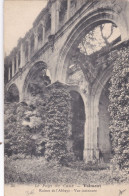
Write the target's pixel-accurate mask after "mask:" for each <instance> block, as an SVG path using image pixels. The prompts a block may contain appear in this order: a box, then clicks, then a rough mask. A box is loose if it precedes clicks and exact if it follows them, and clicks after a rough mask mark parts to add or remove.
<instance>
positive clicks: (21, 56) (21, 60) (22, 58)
mask: <svg viewBox="0 0 129 196" xmlns="http://www.w3.org/2000/svg"><path fill="white" fill-rule="evenodd" d="M24 64H25V55H24V51H23V42H21V46H20V66H19V67H20V68H22V67H23V66H24Z"/></svg>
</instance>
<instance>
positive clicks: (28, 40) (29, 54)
mask: <svg viewBox="0 0 129 196" xmlns="http://www.w3.org/2000/svg"><path fill="white" fill-rule="evenodd" d="M27 43H28V61H29V60H30V57H31V53H30V38H28V39H27Z"/></svg>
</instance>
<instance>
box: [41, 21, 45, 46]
mask: <svg viewBox="0 0 129 196" xmlns="http://www.w3.org/2000/svg"><path fill="white" fill-rule="evenodd" d="M42 24H43V37H42V40H43V44H44V43H45V22H43V23H42Z"/></svg>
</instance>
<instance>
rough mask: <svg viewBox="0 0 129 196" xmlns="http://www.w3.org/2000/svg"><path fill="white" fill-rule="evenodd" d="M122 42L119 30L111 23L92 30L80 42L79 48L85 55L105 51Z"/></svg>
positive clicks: (97, 26)
mask: <svg viewBox="0 0 129 196" xmlns="http://www.w3.org/2000/svg"><path fill="white" fill-rule="evenodd" d="M120 40H121V35H120V31H119V28H118V27H117V26H116V25H115V24H114V23H111V22H108V23H107V22H106V23H102V24H99V25H96V26H95V27H94V28H92V29H91V30H90V31H89V32H88V33H87V34H86V35H85V36H84V37H83V38H82V39H81V41H80V43H79V45H78V48H79V49H80V52H81V53H83V54H84V55H91V54H93V53H95V52H97V51H105V50H106V49H107V48H110V47H111V46H113V45H115V44H116V43H117V42H119V41H120Z"/></svg>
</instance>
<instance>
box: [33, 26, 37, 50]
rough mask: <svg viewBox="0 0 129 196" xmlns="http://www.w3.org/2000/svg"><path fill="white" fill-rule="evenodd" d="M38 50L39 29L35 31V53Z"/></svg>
mask: <svg viewBox="0 0 129 196" xmlns="http://www.w3.org/2000/svg"><path fill="white" fill-rule="evenodd" d="M37 49H38V33H37V29H35V31H34V51H36V50H37Z"/></svg>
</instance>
